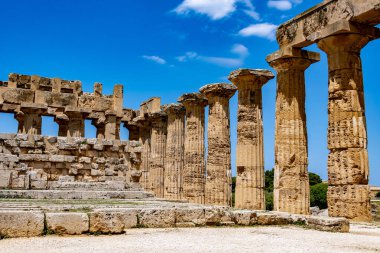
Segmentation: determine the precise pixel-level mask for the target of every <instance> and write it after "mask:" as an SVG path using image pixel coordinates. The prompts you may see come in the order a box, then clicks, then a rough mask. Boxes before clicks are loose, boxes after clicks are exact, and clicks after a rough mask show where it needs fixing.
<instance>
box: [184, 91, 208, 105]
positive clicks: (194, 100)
mask: <svg viewBox="0 0 380 253" xmlns="http://www.w3.org/2000/svg"><path fill="white" fill-rule="evenodd" d="M178 102H179V103H182V104H183V105H184V106H185V107H188V106H192V105H199V106H206V105H207V103H208V101H207V99H206V98H205V97H204V96H203V95H202V94H201V93H186V94H183V95H182V96H181V97H179V98H178Z"/></svg>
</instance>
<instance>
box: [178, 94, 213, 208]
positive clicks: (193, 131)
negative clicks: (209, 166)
mask: <svg viewBox="0 0 380 253" xmlns="http://www.w3.org/2000/svg"><path fill="white" fill-rule="evenodd" d="M178 102H180V103H182V104H183V105H184V106H185V108H186V129H185V151H184V152H185V155H184V157H185V165H184V170H183V197H184V198H185V199H188V200H189V201H190V202H192V203H199V204H203V203H204V202H205V147H204V126H205V108H204V107H205V106H206V105H207V99H206V98H205V97H204V96H203V95H201V94H199V93H188V94H185V95H183V96H181V97H180V98H179V99H178Z"/></svg>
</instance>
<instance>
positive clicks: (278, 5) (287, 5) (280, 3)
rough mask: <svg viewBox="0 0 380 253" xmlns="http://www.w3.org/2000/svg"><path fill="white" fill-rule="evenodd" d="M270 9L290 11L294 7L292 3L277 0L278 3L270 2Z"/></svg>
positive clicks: (285, 0)
mask: <svg viewBox="0 0 380 253" xmlns="http://www.w3.org/2000/svg"><path fill="white" fill-rule="evenodd" d="M268 7H269V8H275V9H277V10H281V11H287V10H290V9H291V8H292V7H293V6H292V3H291V2H290V1H288V0H276V1H268Z"/></svg>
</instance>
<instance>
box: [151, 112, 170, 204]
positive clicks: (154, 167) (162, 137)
mask: <svg viewBox="0 0 380 253" xmlns="http://www.w3.org/2000/svg"><path fill="white" fill-rule="evenodd" d="M149 119H150V121H151V124H152V128H151V134H150V138H151V149H150V160H149V182H150V184H151V189H152V191H153V192H154V194H155V196H156V197H158V198H163V197H164V170H165V149H166V127H167V116H166V114H165V113H163V112H157V113H150V114H149Z"/></svg>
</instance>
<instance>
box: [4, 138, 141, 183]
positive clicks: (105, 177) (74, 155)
mask: <svg viewBox="0 0 380 253" xmlns="http://www.w3.org/2000/svg"><path fill="white" fill-rule="evenodd" d="M140 157H141V147H140V143H139V142H136V141H116V140H99V139H86V138H66V137H48V136H41V135H26V134H0V189H5V188H9V189H80V190H86V189H88V190H124V189H139V188H140V184H139V179H140V176H141V172H140V163H141V161H140Z"/></svg>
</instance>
